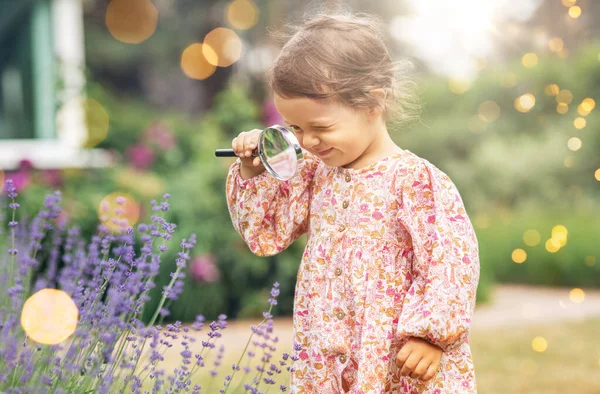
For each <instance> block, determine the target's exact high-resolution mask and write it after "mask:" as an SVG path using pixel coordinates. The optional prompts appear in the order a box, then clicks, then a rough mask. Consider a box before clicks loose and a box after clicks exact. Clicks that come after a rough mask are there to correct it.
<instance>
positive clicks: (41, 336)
mask: <svg viewBox="0 0 600 394" xmlns="http://www.w3.org/2000/svg"><path fill="white" fill-rule="evenodd" d="M78 319H79V310H78V309H77V305H75V302H73V300H72V299H71V297H69V295H68V294H67V293H65V292H64V291H62V290H57V289H42V290H40V291H38V292H37V293H35V294H33V295H32V296H31V297H29V298H28V299H27V301H25V304H24V305H23V310H22V312H21V326H23V330H24V331H25V333H26V334H27V335H28V336H29V338H31V339H32V340H33V341H35V342H38V343H42V344H44V345H56V344H58V343H61V342H62V341H64V340H65V339H67V338H69V337H70V336H71V335H72V334H73V333H74V332H75V329H76V328H77V321H78Z"/></svg>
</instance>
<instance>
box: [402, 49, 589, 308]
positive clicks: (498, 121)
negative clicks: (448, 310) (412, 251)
mask: <svg viewBox="0 0 600 394" xmlns="http://www.w3.org/2000/svg"><path fill="white" fill-rule="evenodd" d="M598 53H600V44H589V45H588V46H586V47H583V48H582V50H580V51H579V52H576V53H573V54H572V55H570V56H569V57H567V58H565V59H563V58H560V57H558V56H557V55H547V56H542V57H540V59H539V62H538V65H537V66H536V67H534V68H531V69H529V68H526V67H524V66H523V64H521V62H520V61H518V60H515V62H514V63H513V64H511V65H510V66H509V67H504V68H498V67H494V66H489V67H488V69H486V70H484V71H482V72H481V73H480V75H479V77H478V78H477V79H476V80H475V81H473V82H472V83H471V84H470V87H468V89H467V90H466V91H465V92H464V93H462V94H460V93H458V94H457V93H452V92H451V90H450V88H453V89H454V90H457V88H456V87H455V86H456V85H459V86H458V87H459V88H460V82H455V83H454V84H455V86H449V82H448V80H446V79H442V78H437V77H426V78H424V79H422V80H421V81H420V91H421V93H422V97H421V98H422V101H423V105H424V112H423V116H422V122H421V123H419V124H415V125H412V127H411V128H410V129H408V128H407V127H406V126H405V125H399V124H396V125H393V127H392V128H391V129H392V131H393V133H392V136H393V138H394V139H395V140H396V141H397V142H398V143H399V144H400V146H402V147H404V148H406V149H409V150H411V151H412V152H414V153H416V154H418V155H420V156H422V157H424V158H426V159H428V160H430V161H431V162H432V163H434V164H435V165H436V166H437V167H439V168H440V169H441V170H442V171H444V172H446V173H447V174H448V175H449V176H450V178H452V180H453V181H454V182H455V183H456V185H457V187H458V189H459V191H460V193H461V195H462V197H463V199H464V201H465V205H466V208H467V212H468V213H469V216H470V217H471V220H472V221H473V222H474V225H475V227H476V230H477V234H478V237H479V242H480V251H481V254H480V257H481V270H482V282H483V287H482V288H480V291H481V292H482V296H483V297H484V298H485V297H486V295H487V294H488V291H487V289H488V286H487V285H486V283H488V282H492V281H494V280H496V281H502V282H519V283H531V284H540V285H563V286H593V287H600V276H599V275H597V273H598V270H599V269H600V264H598V263H597V261H598V260H600V248H598V245H597V240H598V239H600V237H599V235H600V220H599V219H600V218H599V217H598V209H597V207H598V204H599V203H600V182H598V181H597V180H596V179H595V178H594V174H595V171H596V170H597V169H599V168H600V133H599V132H598V131H599V129H600V127H599V120H600V116H599V115H598V112H597V109H591V110H589V111H588V110H586V108H581V103H582V102H583V101H584V100H585V99H590V98H591V99H593V100H594V102H595V101H598V99H599V98H600V83H599V82H600V60H599V58H598ZM553 84H554V85H557V87H558V90H556V89H557V88H556V87H551V86H550V85H553ZM463 88H464V87H463ZM559 92H561V93H560V94H559V95H558V96H557V94H556V93H559ZM525 94H531V95H533V96H534V98H535V104H534V105H533V107H532V108H531V109H530V110H529V111H527V112H521V111H519V110H517V107H518V106H519V103H518V102H516V100H518V98H519V97H521V96H522V95H525ZM571 96H572V97H571ZM559 102H568V107H567V108H568V109H567V111H566V113H563V114H561V113H559V112H558V107H557V106H558V104H559ZM587 102H588V103H589V102H590V101H589V100H588V101H587ZM483 103H486V104H483ZM482 104H483V105H482ZM529 104H531V103H529ZM588 109H589V108H588ZM521 110H523V108H521ZM578 118H579V120H577V122H579V123H578V124H579V126H580V127H581V125H582V124H583V122H582V121H581V119H584V120H585V127H583V128H581V129H578V128H577V127H575V120H576V119H578ZM571 138H578V139H579V140H580V141H581V148H580V149H572V150H571V149H570V148H569V145H568V144H569V142H568V141H569V140H570V139H571ZM571 142H572V143H573V142H575V143H574V144H573V145H571V146H572V148H577V141H576V140H574V141H571ZM556 225H563V226H565V227H566V228H567V230H568V239H567V243H566V245H565V246H564V247H561V248H560V249H559V250H558V251H556V252H555V251H548V250H547V249H546V247H545V242H546V241H547V240H548V239H550V238H551V236H550V231H551V229H552V228H553V227H554V226H556ZM528 229H537V230H538V231H539V233H540V234H541V241H540V244H539V245H537V246H535V247H529V246H527V245H525V244H524V241H523V237H524V232H525V231H527V230H528ZM520 248H522V249H523V250H524V251H525V252H526V253H527V259H526V260H525V261H524V262H523V263H521V264H516V263H515V262H513V260H512V257H511V256H512V254H513V252H514V251H515V249H520ZM594 274H595V275H594Z"/></svg>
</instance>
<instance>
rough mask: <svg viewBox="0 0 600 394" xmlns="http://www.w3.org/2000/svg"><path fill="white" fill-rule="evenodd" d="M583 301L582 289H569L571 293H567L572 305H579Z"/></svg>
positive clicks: (583, 293)
mask: <svg viewBox="0 0 600 394" xmlns="http://www.w3.org/2000/svg"><path fill="white" fill-rule="evenodd" d="M584 299H585V292H584V291H583V290H582V289H580V288H578V287H576V288H574V289H571V291H569V300H571V302H572V303H574V304H581V303H582V302H583V300H584Z"/></svg>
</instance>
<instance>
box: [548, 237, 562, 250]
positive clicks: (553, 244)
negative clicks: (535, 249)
mask: <svg viewBox="0 0 600 394" xmlns="http://www.w3.org/2000/svg"><path fill="white" fill-rule="evenodd" d="M545 246H546V250H547V251H548V252H550V253H556V252H558V251H559V250H560V242H558V241H557V240H556V239H554V238H550V239H549V240H547V241H546V245H545Z"/></svg>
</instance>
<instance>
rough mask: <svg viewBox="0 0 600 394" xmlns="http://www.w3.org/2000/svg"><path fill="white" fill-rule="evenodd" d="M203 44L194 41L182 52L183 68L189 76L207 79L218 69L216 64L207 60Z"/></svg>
mask: <svg viewBox="0 0 600 394" xmlns="http://www.w3.org/2000/svg"><path fill="white" fill-rule="evenodd" d="M203 46H204V44H200V43H194V44H192V45H190V46H188V47H187V48H185V50H184V51H183V53H182V54H181V69H182V70H183V72H184V74H185V75H187V76H188V77H189V78H192V79H200V80H202V79H206V78H208V77H210V76H211V75H213V74H214V72H215V70H216V66H215V65H213V64H211V63H210V62H209V61H208V60H206V57H205V56H204V51H203V48H202V47H203ZM208 52H209V51H207V53H208ZM213 53H214V51H213ZM215 56H216V54H215Z"/></svg>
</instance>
